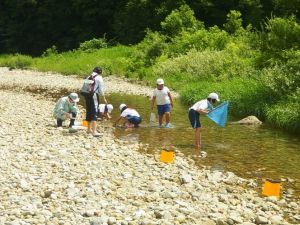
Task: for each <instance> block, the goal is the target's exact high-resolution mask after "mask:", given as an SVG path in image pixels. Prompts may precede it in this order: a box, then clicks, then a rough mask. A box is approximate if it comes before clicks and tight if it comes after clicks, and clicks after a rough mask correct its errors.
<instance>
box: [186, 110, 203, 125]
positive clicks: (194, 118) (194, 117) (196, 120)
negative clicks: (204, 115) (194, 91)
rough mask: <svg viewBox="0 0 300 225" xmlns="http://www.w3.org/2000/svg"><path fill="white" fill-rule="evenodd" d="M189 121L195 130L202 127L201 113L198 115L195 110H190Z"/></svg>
mask: <svg viewBox="0 0 300 225" xmlns="http://www.w3.org/2000/svg"><path fill="white" fill-rule="evenodd" d="M189 120H190V123H191V125H192V127H193V128H199V127H201V123H200V113H198V112H197V111H195V110H193V109H190V110H189Z"/></svg>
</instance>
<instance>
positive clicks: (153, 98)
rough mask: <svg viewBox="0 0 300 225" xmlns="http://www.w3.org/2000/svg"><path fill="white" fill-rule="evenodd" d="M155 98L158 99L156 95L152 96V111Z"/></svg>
mask: <svg viewBox="0 0 300 225" xmlns="http://www.w3.org/2000/svg"><path fill="white" fill-rule="evenodd" d="M155 100H156V96H152V100H151V111H152V110H153V106H154V102H155Z"/></svg>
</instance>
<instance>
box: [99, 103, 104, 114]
mask: <svg viewBox="0 0 300 225" xmlns="http://www.w3.org/2000/svg"><path fill="white" fill-rule="evenodd" d="M104 111H105V104H100V105H99V108H98V112H101V113H104Z"/></svg>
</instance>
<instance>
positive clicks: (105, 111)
mask: <svg viewBox="0 0 300 225" xmlns="http://www.w3.org/2000/svg"><path fill="white" fill-rule="evenodd" d="M113 109H114V107H113V106H112V104H99V107H98V115H97V116H98V118H100V119H104V118H106V119H110V118H111V116H110V113H111V112H112V110H113Z"/></svg>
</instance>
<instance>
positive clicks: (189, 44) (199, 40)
mask: <svg viewBox="0 0 300 225" xmlns="http://www.w3.org/2000/svg"><path fill="white" fill-rule="evenodd" d="M230 39H231V38H230V36H229V34H228V33H227V32H226V31H223V30H221V29H219V28H218V27H212V28H210V29H209V30H206V29H204V28H202V29H198V30H197V31H195V32H192V33H191V32H187V31H183V32H181V33H180V35H177V36H175V37H174V38H173V39H172V41H171V43H169V45H168V46H169V47H168V54H169V55H174V56H176V55H178V54H185V53H187V52H188V51H189V50H191V49H195V50H197V51H203V50H205V49H211V50H223V49H224V48H225V46H226V44H227V43H228V42H229V41H230Z"/></svg>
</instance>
